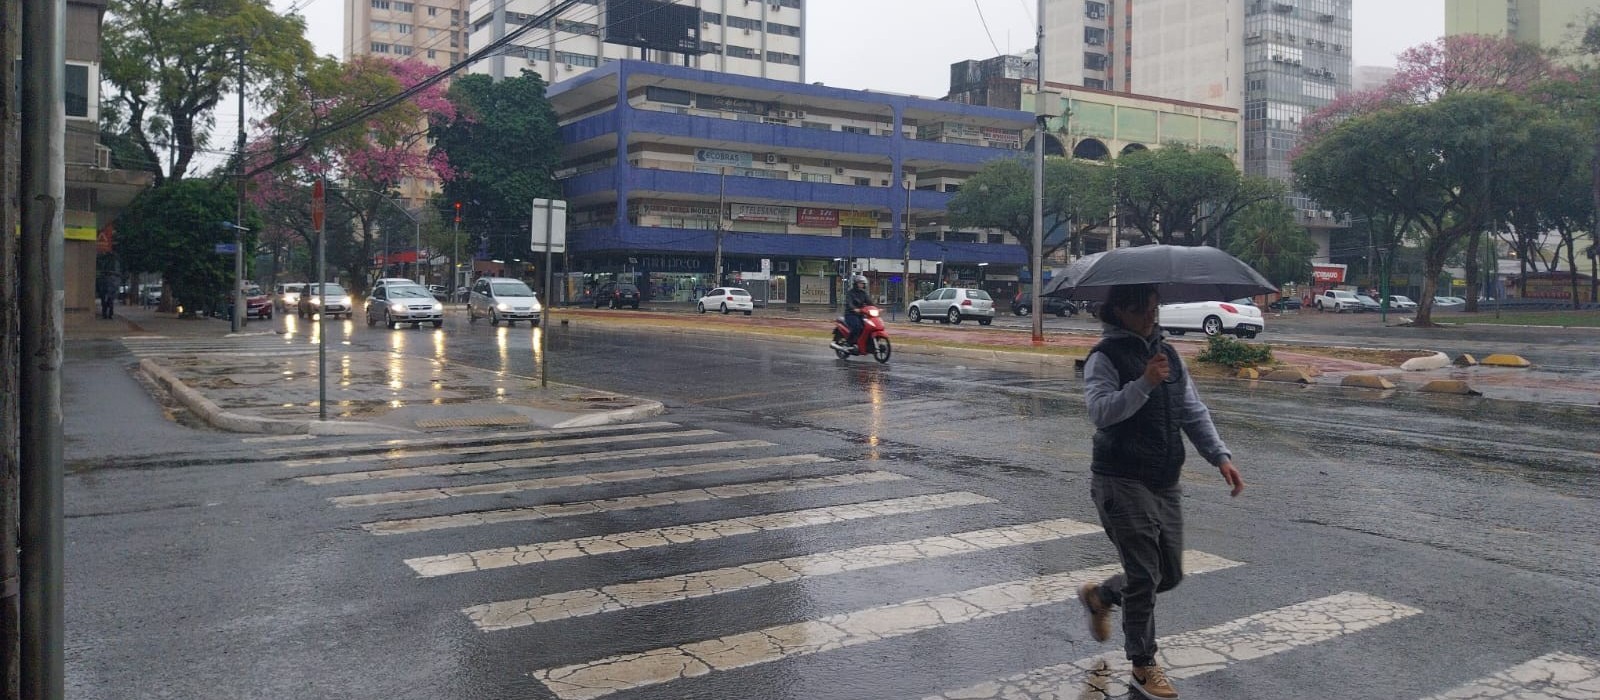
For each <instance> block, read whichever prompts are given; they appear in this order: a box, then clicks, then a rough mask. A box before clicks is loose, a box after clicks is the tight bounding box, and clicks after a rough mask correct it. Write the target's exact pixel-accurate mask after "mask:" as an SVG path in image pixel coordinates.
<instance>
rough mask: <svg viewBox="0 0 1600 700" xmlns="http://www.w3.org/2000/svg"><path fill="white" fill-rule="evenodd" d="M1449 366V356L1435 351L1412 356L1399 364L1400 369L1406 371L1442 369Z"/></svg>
mask: <svg viewBox="0 0 1600 700" xmlns="http://www.w3.org/2000/svg"><path fill="white" fill-rule="evenodd" d="M1449 366H1450V356H1449V355H1446V354H1444V353H1442V352H1436V353H1434V354H1432V355H1428V356H1426V357H1413V358H1411V359H1409V360H1406V361H1405V362H1403V363H1401V364H1400V369H1403V370H1405V371H1407V372H1425V371H1427V370H1430V369H1444V368H1446V367H1449Z"/></svg>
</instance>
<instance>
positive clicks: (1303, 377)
mask: <svg viewBox="0 0 1600 700" xmlns="http://www.w3.org/2000/svg"><path fill="white" fill-rule="evenodd" d="M1261 379H1262V381H1268V382H1292V383H1295V384H1310V383H1311V373H1310V372H1307V371H1305V370H1303V369H1299V368H1292V369H1275V370H1272V371H1270V372H1267V373H1266V374H1264V375H1261Z"/></svg>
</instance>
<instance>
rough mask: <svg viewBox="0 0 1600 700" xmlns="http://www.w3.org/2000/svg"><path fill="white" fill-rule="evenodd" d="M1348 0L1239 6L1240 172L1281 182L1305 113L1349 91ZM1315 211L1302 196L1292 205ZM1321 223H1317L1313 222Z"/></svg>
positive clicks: (1270, 0) (1279, 0)
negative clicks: (1241, 35) (1241, 38)
mask: <svg viewBox="0 0 1600 700" xmlns="http://www.w3.org/2000/svg"><path fill="white" fill-rule="evenodd" d="M1352 4H1353V0H1252V1H1251V2H1250V4H1249V5H1248V6H1246V8H1245V25H1244V26H1245V33H1244V48H1245V86H1244V88H1245V90H1244V102H1245V104H1244V144H1245V147H1244V169H1245V172H1246V173H1249V174H1252V175H1265V176H1267V177H1271V178H1274V179H1277V180H1283V181H1285V182H1287V181H1288V180H1289V179H1290V177H1292V175H1293V173H1292V171H1291V170H1290V166H1289V154H1290V153H1291V152H1293V151H1294V149H1295V146H1296V145H1297V144H1298V143H1299V142H1300V128H1301V124H1302V123H1303V122H1304V121H1305V118H1306V117H1308V116H1310V115H1311V114H1312V113H1313V112H1316V111H1317V110H1318V109H1321V108H1322V107H1324V106H1326V105H1327V104H1328V103H1330V102H1332V101H1333V100H1334V99H1335V98H1337V97H1338V96H1339V95H1342V94H1345V93H1348V92H1350V81H1351V73H1352V65H1353V62H1352V60H1351V15H1352V8H1351V5H1352ZM1291 203H1292V204H1294V205H1295V208H1296V209H1298V210H1301V211H1302V212H1304V211H1308V210H1309V211H1315V207H1313V206H1311V203H1310V202H1308V201H1305V200H1304V198H1299V197H1297V198H1295V201H1293V202H1291ZM1315 223H1320V222H1315Z"/></svg>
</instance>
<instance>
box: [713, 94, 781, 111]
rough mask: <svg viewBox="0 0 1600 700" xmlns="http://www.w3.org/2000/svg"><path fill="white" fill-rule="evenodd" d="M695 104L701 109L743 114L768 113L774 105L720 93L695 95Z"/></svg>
mask: <svg viewBox="0 0 1600 700" xmlns="http://www.w3.org/2000/svg"><path fill="white" fill-rule="evenodd" d="M695 106H696V107H699V108H700V109H712V110H717V111H720V112H740V113H743V114H766V113H767V112H769V111H771V110H772V105H771V104H769V103H766V102H757V101H755V100H741V99H739V98H737V97H722V96H720V95H695Z"/></svg>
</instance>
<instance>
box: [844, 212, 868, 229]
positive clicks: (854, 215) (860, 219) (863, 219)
mask: <svg viewBox="0 0 1600 700" xmlns="http://www.w3.org/2000/svg"><path fill="white" fill-rule="evenodd" d="M839 225H840V226H855V227H859V228H877V227H878V214H877V212H871V211H841V212H839Z"/></svg>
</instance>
